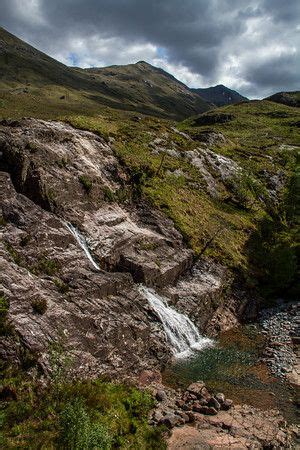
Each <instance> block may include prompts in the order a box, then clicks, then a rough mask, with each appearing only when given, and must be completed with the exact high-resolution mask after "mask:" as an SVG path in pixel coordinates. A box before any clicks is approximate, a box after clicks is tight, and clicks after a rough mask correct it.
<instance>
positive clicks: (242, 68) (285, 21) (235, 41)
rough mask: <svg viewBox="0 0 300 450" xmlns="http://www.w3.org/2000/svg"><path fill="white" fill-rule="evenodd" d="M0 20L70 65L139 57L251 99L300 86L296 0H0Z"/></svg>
mask: <svg viewBox="0 0 300 450" xmlns="http://www.w3.org/2000/svg"><path fill="white" fill-rule="evenodd" d="M0 24H1V25H2V26H3V27H4V28H6V29H7V30H8V31H10V32H11V33H13V34H15V35H17V36H18V37H20V38H21V39H23V40H25V41H26V42H28V43H30V44H31V45H33V46H34V47H36V48H38V49H39V50H41V51H43V52H45V53H47V54H48V55H50V56H52V57H53V58H56V59H58V60H59V61H61V62H63V63H65V64H67V65H70V66H71V65H74V66H79V67H103V66H107V65H112V64H129V63H135V62H137V61H140V60H143V61H147V62H148V63H150V64H153V65H154V66H158V67H161V68H163V69H164V70H166V71H168V72H169V73H171V74H172V75H174V76H175V77H176V78H178V79H179V80H180V81H182V82H184V83H185V84H187V85H188V86H190V87H208V86H213V85H216V84H224V85H226V86H228V87H229V88H231V89H235V90H237V91H239V92H240V93H241V94H243V95H245V96H247V97H249V98H263V97H266V96H268V95H271V94H272V93H275V92H279V91H291V90H299V89H300V55H299V52H300V51H299V47H300V45H299V44H300V0H247V1H246V0H0Z"/></svg>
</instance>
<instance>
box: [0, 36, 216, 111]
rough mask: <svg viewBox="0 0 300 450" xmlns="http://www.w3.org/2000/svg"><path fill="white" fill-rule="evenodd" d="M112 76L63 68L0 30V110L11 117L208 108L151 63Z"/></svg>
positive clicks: (127, 67) (122, 68) (198, 109)
mask: <svg viewBox="0 0 300 450" xmlns="http://www.w3.org/2000/svg"><path fill="white" fill-rule="evenodd" d="M110 71H111V69H110ZM124 71H125V72H126V74H127V80H126V82H124V80H123V79H122V73H123V72H124ZM114 72H115V73H116V74H119V75H120V76H111V75H108V74H107V71H106V70H105V69H102V70H100V71H97V73H94V72H89V71H87V70H80V69H74V68H70V67H67V66H65V65H64V64H61V63H59V62H58V61H56V60H54V59H52V58H50V57H48V56H47V55H45V54H44V53H42V52H39V51H38V50H36V49H34V48H33V47H31V46H30V45H28V44H26V43H25V42H23V41H21V40H20V39H17V38H16V37H15V36H13V35H11V34H10V33H8V32H7V31H5V30H4V29H3V28H0V108H2V109H3V108H8V109H13V111H14V114H15V115H18V116H24V115H29V114H32V110H33V111H34V113H35V114H37V115H38V114H43V115H48V114H49V111H50V112H51V113H52V114H53V113H55V111H60V112H63V111H65V112H67V111H70V110H73V111H74V110H76V109H77V110H78V111H79V110H80V108H81V110H82V109H84V110H85V111H88V112H89V114H94V113H96V112H98V113H99V112H100V111H102V110H103V109H104V110H105V108H106V107H111V108H117V109H119V110H132V111H135V112H140V113H145V114H152V115H156V116H160V117H168V118H174V119H180V118H184V117H188V116H189V115H191V114H196V113H199V112H203V111H207V110H208V109H210V106H209V105H208V104H207V103H206V102H205V101H203V100H202V99H201V98H200V97H199V96H198V95H196V94H193V93H192V92H191V91H190V90H189V89H188V88H187V87H186V86H185V85H183V84H182V83H180V82H179V81H177V80H176V79H175V78H173V77H170V76H166V74H165V72H163V71H161V70H160V69H157V68H155V67H152V66H150V65H149V64H147V65H146V67H143V68H142V69H141V67H140V65H131V66H124V67H122V66H120V67H115V68H114ZM137 73H139V74H140V76H139V77H137V76H136V74H137ZM145 81H146V82H145ZM62 96H64V98H63V99H62V98H61V97H62Z"/></svg>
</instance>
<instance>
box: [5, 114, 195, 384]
mask: <svg viewBox="0 0 300 450" xmlns="http://www.w3.org/2000/svg"><path fill="white" fill-rule="evenodd" d="M0 150H1V152H2V157H1V166H0V168H1V170H2V172H1V180H0V181H1V189H0V205H1V211H2V214H1V216H2V222H1V223H2V225H1V247H0V248H1V250H0V252H1V273H0V278H1V279H0V282H1V293H3V295H5V297H6V298H7V299H8V300H9V302H10V309H9V320H10V322H11V323H12V325H13V327H14V328H15V330H16V332H17V334H18V336H19V337H20V339H21V341H22V344H23V345H25V347H27V348H29V349H30V350H31V351H32V352H34V353H35V354H36V355H37V357H38V359H39V362H40V364H41V366H42V367H43V368H44V370H45V371H48V370H50V368H49V358H48V353H49V345H51V342H54V341H58V340H60V339H63V341H64V343H65V347H66V350H67V351H69V352H70V354H71V355H72V358H73V361H74V368H75V371H76V373H77V374H80V375H84V374H85V375H89V376H92V375H96V374H99V373H119V372H126V373H135V372H136V373H137V372H139V371H140V370H141V369H145V368H147V367H153V366H160V365H161V364H162V363H163V362H164V361H166V360H167V359H168V357H169V356H170V352H169V349H168V345H167V343H166V338H165V335H164V333H163V331H162V328H161V325H160V323H159V322H158V320H157V317H156V315H155V314H153V311H152V310H151V308H150V306H149V304H148V302H147V300H146V299H145V298H143V297H142V296H141V295H140V294H139V292H138V290H137V287H136V284H135V283H134V279H135V281H142V282H144V283H147V284H150V285H160V284H167V283H170V282H174V281H175V280H176V279H177V278H178V276H179V275H180V274H181V273H182V272H183V271H185V270H186V269H187V268H188V267H190V265H191V262H192V253H191V251H190V250H187V249H185V248H184V247H183V245H182V240H181V236H180V235H179V233H178V232H177V231H176V230H175V229H174V227H173V224H172V223H171V221H169V220H167V219H165V218H164V217H163V216H162V215H161V214H160V213H158V212H155V211H154V212H152V211H150V210H145V209H143V210H142V209H141V208H136V207H135V206H134V205H129V206H128V208H127V209H125V208H121V207H120V206H118V205H117V204H116V203H108V202H106V201H105V192H106V190H107V189H110V190H111V191H112V192H114V191H116V190H117V189H121V188H122V187H124V186H125V184H126V175H125V174H124V172H123V170H122V168H121V167H120V165H119V163H118V161H117V160H116V158H115V156H114V154H113V151H112V149H111V148H110V147H109V145H108V144H106V143H105V142H104V141H103V140H102V139H100V138H98V137H97V136H95V135H94V134H92V133H87V132H83V131H78V130H74V129H73V128H72V127H69V126H67V125H64V124H60V123H55V122H45V121H39V120H34V119H26V120H22V121H20V122H12V123H7V122H2V125H1V126H0ZM82 177H84V178H82ZM65 221H69V222H72V223H73V224H74V225H75V226H77V227H78V228H80V230H81V232H82V234H83V235H85V236H86V238H87V242H88V245H89V247H90V249H91V251H92V253H93V254H94V257H95V258H96V259H97V260H98V263H99V265H100V266H101V267H103V270H100V271H99V272H97V271H96V270H95V269H94V268H93V267H92V266H91V264H90V262H89V261H88V259H87V258H86V257H85V254H84V252H83V250H82V248H81V247H80V246H79V245H78V242H77V241H76V240H75V238H74V236H73V235H72V234H71V233H70V231H69V230H68V229H67V227H66V226H65ZM108 270H109V271H108ZM122 272H124V273H122ZM133 278H134V279H133ZM37 304H39V305H41V304H43V308H44V309H45V311H44V312H43V313H37V312H36V310H35V308H36V306H35V307H34V305H37ZM1 344H2V345H1V346H0V351H1V354H2V355H3V356H4V357H9V358H14V359H16V358H17V357H18V356H17V355H18V351H17V348H16V349H15V350H13V348H10V350H9V351H8V349H7V346H6V344H5V342H4V340H3V342H2V343H1Z"/></svg>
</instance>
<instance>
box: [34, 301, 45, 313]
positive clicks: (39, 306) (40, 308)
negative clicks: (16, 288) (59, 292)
mask: <svg viewBox="0 0 300 450" xmlns="http://www.w3.org/2000/svg"><path fill="white" fill-rule="evenodd" d="M31 306H32V309H33V311H34V312H35V313H37V314H44V313H45V312H46V311H47V300H46V299H45V298H38V299H35V300H33V301H32V302H31Z"/></svg>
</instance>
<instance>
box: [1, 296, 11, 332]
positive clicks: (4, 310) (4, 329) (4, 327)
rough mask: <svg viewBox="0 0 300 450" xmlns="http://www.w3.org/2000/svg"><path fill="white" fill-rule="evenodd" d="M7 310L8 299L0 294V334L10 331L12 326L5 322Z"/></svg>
mask: <svg viewBox="0 0 300 450" xmlns="http://www.w3.org/2000/svg"><path fill="white" fill-rule="evenodd" d="M8 310H9V301H8V300H7V298H6V297H5V296H4V295H0V336H6V335H8V334H10V333H11V331H12V327H11V325H10V324H8V322H7V316H8Z"/></svg>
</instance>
